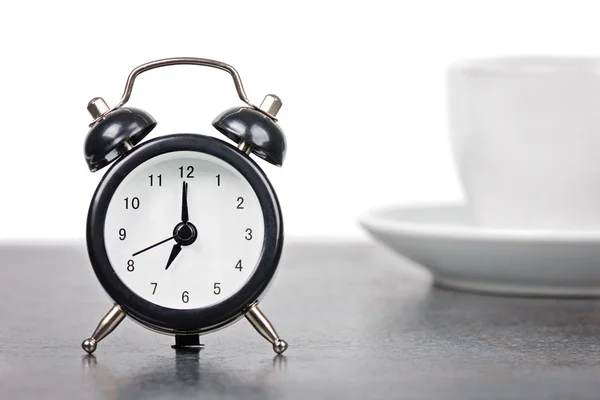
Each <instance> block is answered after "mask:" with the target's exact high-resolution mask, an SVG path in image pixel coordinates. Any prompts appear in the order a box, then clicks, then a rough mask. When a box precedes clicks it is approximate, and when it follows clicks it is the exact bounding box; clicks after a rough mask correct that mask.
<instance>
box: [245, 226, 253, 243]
mask: <svg viewBox="0 0 600 400" xmlns="http://www.w3.org/2000/svg"><path fill="white" fill-rule="evenodd" d="M246 240H252V229H250V228H248V229H246Z"/></svg>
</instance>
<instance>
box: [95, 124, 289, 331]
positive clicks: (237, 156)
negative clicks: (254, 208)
mask: <svg viewBox="0 0 600 400" xmlns="http://www.w3.org/2000/svg"><path fill="white" fill-rule="evenodd" d="M174 151H196V152H201V153H205V154H209V155H212V156H215V157H217V158H220V159H221V160H223V161H225V162H227V163H228V164H230V165H231V166H233V167H234V168H235V169H237V170H238V171H239V172H240V173H241V174H242V176H244V178H245V179H246V180H247V181H248V182H249V183H250V185H251V186H252V188H253V189H254V191H255V193H256V195H257V197H258V200H259V203H260V205H261V208H262V210H263V215H264V223H265V233H264V241H263V247H262V250H261V255H260V259H259V260H260V261H259V263H258V265H257V267H256V271H255V272H254V274H253V275H252V276H251V277H250V279H249V280H248V281H247V283H246V284H245V285H244V286H243V287H242V289H240V290H239V291H238V292H236V293H235V294H233V295H232V296H230V297H229V298H227V299H225V300H223V301H222V302H220V303H217V304H215V305H212V306H208V307H203V308H197V309H189V310H177V309H172V308H167V307H162V306H159V305H157V304H154V303H151V302H149V301H147V300H145V299H143V298H142V297H140V296H138V295H137V294H136V293H134V292H133V291H132V290H130V289H129V288H128V287H127V286H126V285H125V284H124V283H123V282H122V281H121V280H120V279H119V277H118V276H117V274H116V272H115V271H114V269H113V267H112V266H111V264H110V261H109V258H108V254H107V251H106V247H105V242H104V226H105V221H106V213H107V209H108V205H109V203H110V200H111V199H112V196H113V195H114V193H115V191H116V189H117V188H118V186H119V184H120V183H121V182H122V181H123V179H124V178H125V177H126V176H127V175H128V174H129V173H131V172H132V171H133V170H134V169H135V168H136V167H137V166H139V165H140V164H141V163H143V162H145V161H147V160H149V159H151V158H153V157H156V156H158V155H161V154H165V153H170V152H174ZM87 248H88V255H89V258H90V262H91V264H92V267H93V269H94V272H95V274H96V277H97V278H98V280H99V281H100V284H101V285H102V286H103V288H104V290H105V291H106V292H107V294H108V295H109V296H110V297H111V298H112V300H114V301H115V302H116V303H117V304H119V305H120V306H121V307H122V308H123V310H124V311H125V313H126V314H127V315H129V316H131V317H133V318H134V319H135V320H137V321H139V322H141V323H142V324H144V325H147V326H148V327H150V328H152V329H154V330H158V331H161V332H165V333H201V332H205V331H210V330H214V329H217V328H219V327H221V326H224V325H227V324H229V323H231V322H233V321H235V320H236V319H237V318H238V317H240V316H241V315H242V314H243V312H244V311H245V310H246V309H247V308H248V307H249V306H250V305H252V303H254V302H255V301H256V300H258V299H259V298H260V296H261V294H262V293H263V292H264V291H265V290H266V289H267V287H268V286H269V284H270V282H271V280H272V278H273V276H274V275H275V271H276V269H277V264H278V263H279V258H280V256H281V251H282V248H283V222H282V216H281V208H280V206H279V202H278V200H277V196H276V194H275V191H274V190H273V187H272V186H271V183H270V182H269V180H268V179H267V177H266V176H265V174H264V172H263V171H262V170H261V169H260V167H259V166H258V165H257V164H256V163H255V162H254V161H253V160H252V159H251V158H250V157H248V156H246V155H245V154H243V153H241V152H240V151H239V150H238V149H236V148H235V147H233V146H232V145H230V144H229V143H226V142H224V141H222V140H220V139H217V138H213V137H209V136H204V135H198V134H173V135H167V136H162V137H159V138H156V139H153V140H150V141H148V142H145V143H144V144H141V145H139V146H138V147H136V148H134V149H133V150H132V151H131V152H130V153H129V154H127V155H126V156H125V157H123V158H122V159H121V160H119V161H118V162H117V163H116V164H114V165H113V166H112V167H111V168H110V169H109V170H108V172H107V173H106V175H105V176H104V177H103V178H102V180H101V181H100V184H99V185H98V187H97V189H96V192H95V193H94V196H93V198H92V201H91V204H90V208H89V212H88V219H87Z"/></svg>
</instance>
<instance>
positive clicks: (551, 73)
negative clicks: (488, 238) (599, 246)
mask: <svg viewBox="0 0 600 400" xmlns="http://www.w3.org/2000/svg"><path fill="white" fill-rule="evenodd" d="M448 83H449V117H450V131H451V138H452V145H453V151H454V155H455V159H456V162H457V166H458V169H459V173H460V176H461V179H462V182H463V186H464V189H465V194H466V197H467V200H468V201H469V203H470V205H471V207H472V209H473V213H474V218H475V220H476V221H477V222H478V223H479V224H481V225H484V226H489V227H501V228H519V229H567V230H571V229H572V230H579V229H595V228H598V229H600V59H593V58H564V57H511V58H496V59H482V60H472V61H466V62H462V63H459V64H457V65H455V66H453V67H452V68H451V69H450V71H449V77H448Z"/></svg>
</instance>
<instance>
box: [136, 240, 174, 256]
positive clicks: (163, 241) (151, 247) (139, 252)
mask: <svg viewBox="0 0 600 400" xmlns="http://www.w3.org/2000/svg"><path fill="white" fill-rule="evenodd" d="M176 237H177V235H173V236H171V237H170V238H166V239H165V240H161V241H160V242H158V243H155V244H153V245H152V246H148V247H146V248H145V249H143V250H140V251H138V252H135V253H133V254H132V257H135V256H137V255H138V254H141V253H143V252H145V251H147V250H150V249H153V248H155V247H156V246H159V245H161V244H163V243H166V242H168V241H169V240H171V239H175V238H176Z"/></svg>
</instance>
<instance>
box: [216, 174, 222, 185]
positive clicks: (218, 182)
mask: <svg viewBox="0 0 600 400" xmlns="http://www.w3.org/2000/svg"><path fill="white" fill-rule="evenodd" d="M215 178H217V186H221V174H219V175H217V176H215Z"/></svg>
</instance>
